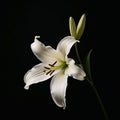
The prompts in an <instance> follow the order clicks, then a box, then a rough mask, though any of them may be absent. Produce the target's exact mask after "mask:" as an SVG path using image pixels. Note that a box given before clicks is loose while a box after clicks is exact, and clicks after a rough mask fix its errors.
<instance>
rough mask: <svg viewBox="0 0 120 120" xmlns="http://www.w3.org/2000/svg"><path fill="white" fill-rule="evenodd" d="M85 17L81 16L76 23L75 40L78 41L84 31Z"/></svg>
mask: <svg viewBox="0 0 120 120" xmlns="http://www.w3.org/2000/svg"><path fill="white" fill-rule="evenodd" d="M85 22H86V16H85V14H83V15H82V16H81V18H80V20H79V22H78V25H77V30H76V39H78V40H79V39H80V38H81V36H82V34H83V32H84V29H85Z"/></svg>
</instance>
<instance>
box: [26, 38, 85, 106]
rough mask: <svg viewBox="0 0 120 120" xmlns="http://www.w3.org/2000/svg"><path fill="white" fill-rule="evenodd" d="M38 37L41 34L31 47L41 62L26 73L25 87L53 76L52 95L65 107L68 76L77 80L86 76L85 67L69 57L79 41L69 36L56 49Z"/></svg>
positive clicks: (27, 87) (58, 104) (55, 100)
mask: <svg viewBox="0 0 120 120" xmlns="http://www.w3.org/2000/svg"><path fill="white" fill-rule="evenodd" d="M37 38H40V36H35V39H34V42H33V43H32V44H31V49H32V51H33V53H34V55H35V56H36V57H37V58H38V59H39V60H40V61H41V63H40V64H38V65H35V66H34V67H33V68H32V69H31V70H29V71H28V72H27V73H26V74H25V76H24V82H25V84H26V85H25V87H24V88H25V89H29V86H30V85H32V84H35V83H39V82H43V81H45V80H48V79H49V78H51V77H52V76H53V78H52V80H51V84H50V91H51V96H52V98H53V100H54V102H55V103H56V105H57V106H59V107H63V108H65V107H66V100H65V95H66V88H67V79H68V76H72V77H73V78H75V79H77V80H84V77H85V76H86V74H85V72H84V71H83V69H81V68H80V67H78V66H77V65H75V61H74V60H73V59H71V58H68V54H69V52H70V49H71V47H72V46H73V44H75V43H76V42H79V41H78V40H75V39H74V37H71V36H67V37H65V38H63V39H62V40H61V41H60V42H59V44H58V45H57V48H56V50H55V49H53V48H52V47H51V46H45V45H44V44H43V43H41V42H40V41H38V40H37Z"/></svg>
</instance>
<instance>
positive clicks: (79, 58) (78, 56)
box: [75, 43, 82, 64]
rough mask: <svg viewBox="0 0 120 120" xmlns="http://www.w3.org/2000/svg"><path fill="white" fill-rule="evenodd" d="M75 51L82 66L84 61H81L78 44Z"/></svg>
mask: <svg viewBox="0 0 120 120" xmlns="http://www.w3.org/2000/svg"><path fill="white" fill-rule="evenodd" d="M75 51H76V55H77V58H78V61H79V63H80V64H82V61H81V59H80V55H79V52H78V47H77V43H75Z"/></svg>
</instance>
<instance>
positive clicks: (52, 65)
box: [49, 61, 57, 67]
mask: <svg viewBox="0 0 120 120" xmlns="http://www.w3.org/2000/svg"><path fill="white" fill-rule="evenodd" d="M56 63H57V61H55V62H54V63H53V64H49V66H51V67H54V65H55V64H56Z"/></svg>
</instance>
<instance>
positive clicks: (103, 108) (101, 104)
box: [75, 43, 109, 120]
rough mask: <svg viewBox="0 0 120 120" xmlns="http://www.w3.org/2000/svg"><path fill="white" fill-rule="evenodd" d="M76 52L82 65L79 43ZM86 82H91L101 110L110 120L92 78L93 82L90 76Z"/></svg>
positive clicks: (107, 119) (106, 119) (106, 118)
mask: <svg viewBox="0 0 120 120" xmlns="http://www.w3.org/2000/svg"><path fill="white" fill-rule="evenodd" d="M75 51H76V55H77V58H78V61H79V63H80V64H82V61H81V59H80V55H79V52H78V47H77V43H76V44H75ZM86 80H87V81H88V82H89V84H90V85H91V87H92V89H93V91H94V92H95V95H96V97H97V99H98V102H99V104H100V107H101V109H102V111H103V113H104V116H105V120H109V118H108V115H107V112H106V110H105V107H104V105H103V103H102V100H101V98H100V95H99V94H98V91H97V89H96V87H95V86H94V84H93V82H92V78H91V80H89V78H88V76H87V77H86Z"/></svg>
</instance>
